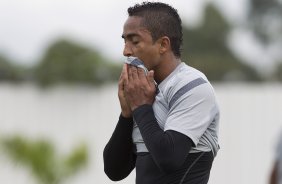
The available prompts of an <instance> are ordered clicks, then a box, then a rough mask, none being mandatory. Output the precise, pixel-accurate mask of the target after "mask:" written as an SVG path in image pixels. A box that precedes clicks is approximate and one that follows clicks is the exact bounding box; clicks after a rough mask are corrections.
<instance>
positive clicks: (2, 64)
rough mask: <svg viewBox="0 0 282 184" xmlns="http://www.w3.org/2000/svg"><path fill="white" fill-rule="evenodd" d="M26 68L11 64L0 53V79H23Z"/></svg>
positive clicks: (17, 80)
mask: <svg viewBox="0 0 282 184" xmlns="http://www.w3.org/2000/svg"><path fill="white" fill-rule="evenodd" d="M25 71H26V68H24V67H20V66H16V65H14V64H12V62H11V61H10V60H8V59H7V58H5V57H4V56H1V55H0V81H6V80H9V81H11V82H20V81H23V80H24V78H25V76H24V73H25Z"/></svg>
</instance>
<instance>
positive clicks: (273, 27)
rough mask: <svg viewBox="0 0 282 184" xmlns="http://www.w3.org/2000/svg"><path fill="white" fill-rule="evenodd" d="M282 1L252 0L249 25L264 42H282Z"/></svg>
mask: <svg viewBox="0 0 282 184" xmlns="http://www.w3.org/2000/svg"><path fill="white" fill-rule="evenodd" d="M281 19H282V1H281V0H250V12H249V21H248V22H247V23H248V25H249V27H250V28H251V29H252V30H253V31H254V33H255V34H256V35H257V36H258V38H259V39H260V40H261V41H262V42H263V43H264V44H271V42H273V41H279V42H280V43H282V35H281V33H282V21H281Z"/></svg>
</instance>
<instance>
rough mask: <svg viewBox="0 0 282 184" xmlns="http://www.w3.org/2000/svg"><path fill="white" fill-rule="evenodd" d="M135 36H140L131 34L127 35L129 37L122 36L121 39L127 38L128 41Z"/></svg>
mask: <svg viewBox="0 0 282 184" xmlns="http://www.w3.org/2000/svg"><path fill="white" fill-rule="evenodd" d="M135 36H139V35H138V34H136V33H129V34H127V35H124V34H123V35H121V38H122V39H125V38H127V39H130V38H132V37H135Z"/></svg>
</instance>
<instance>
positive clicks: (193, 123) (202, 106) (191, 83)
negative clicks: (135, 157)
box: [132, 63, 219, 156]
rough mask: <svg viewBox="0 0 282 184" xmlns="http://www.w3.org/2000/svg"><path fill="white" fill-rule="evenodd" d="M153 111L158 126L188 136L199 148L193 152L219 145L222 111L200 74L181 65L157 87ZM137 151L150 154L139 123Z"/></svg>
mask: <svg viewBox="0 0 282 184" xmlns="http://www.w3.org/2000/svg"><path fill="white" fill-rule="evenodd" d="M158 89H159V92H158V94H157V95H156V98H155V102H154V104H153V110H154V114H155V117H156V119H157V122H158V124H159V126H160V127H161V128H162V129H163V130H164V131H166V130H174V131H177V132H180V133H182V134H184V135H186V136H188V137H189V138H190V139H191V140H192V141H193V143H194V144H195V145H196V146H195V147H192V149H191V150H190V153H195V152H201V151H203V152H209V151H212V152H213V154H214V156H215V155H216V153H217V151H218V149H219V146H218V124H219V108H218V105H217V102H216V98H215V94H214V90H213V88H212V86H211V84H210V83H209V81H208V80H207V78H206V76H205V75H204V74H203V73H201V72H200V71H198V70H196V69H194V68H192V67H190V66H188V65H186V64H185V63H181V64H179V65H178V66H177V68H176V69H175V70H174V71H173V72H172V73H171V74H170V75H169V76H168V77H166V78H165V80H163V81H162V82H161V83H160V84H159V85H158ZM132 138H133V142H134V143H135V144H136V148H137V152H148V150H147V148H146V145H145V143H144V141H143V138H142V135H141V133H140V130H139V128H138V126H137V125H136V123H134V127H133V132H132Z"/></svg>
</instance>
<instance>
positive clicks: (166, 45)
mask: <svg viewBox="0 0 282 184" xmlns="http://www.w3.org/2000/svg"><path fill="white" fill-rule="evenodd" d="M159 44H160V49H159V52H160V54H164V53H165V52H167V51H169V50H170V49H171V47H170V39H169V38H168V37H167V36H163V37H161V38H159Z"/></svg>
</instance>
